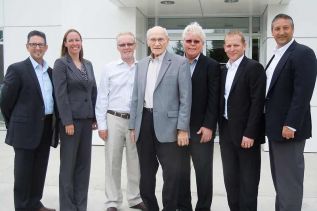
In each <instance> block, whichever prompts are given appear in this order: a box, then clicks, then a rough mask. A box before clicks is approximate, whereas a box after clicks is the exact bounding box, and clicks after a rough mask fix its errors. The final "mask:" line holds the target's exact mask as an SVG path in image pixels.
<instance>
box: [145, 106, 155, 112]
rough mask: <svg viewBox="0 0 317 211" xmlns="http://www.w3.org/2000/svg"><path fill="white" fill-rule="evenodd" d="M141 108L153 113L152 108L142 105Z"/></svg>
mask: <svg viewBox="0 0 317 211" xmlns="http://www.w3.org/2000/svg"><path fill="white" fill-rule="evenodd" d="M143 109H144V110H145V111H148V112H151V113H153V108H146V107H143Z"/></svg>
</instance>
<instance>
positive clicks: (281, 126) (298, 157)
mask: <svg viewBox="0 0 317 211" xmlns="http://www.w3.org/2000/svg"><path fill="white" fill-rule="evenodd" d="M271 30H272V35H273V37H274V39H275V41H276V43H277V47H276V49H275V52H274V57H273V58H272V59H271V60H270V62H269V64H268V65H267V67H266V75H267V83H266V102H265V120H266V136H267V137H268V140H269V149H270V162H271V173H272V178H273V183H274V187H275V190H276V202H275V210H276V211H300V210H301V206H302V199H303V179H304V165H305V163H304V155H303V152H304V147H305V142H306V139H308V138H310V137H311V136H312V132H311V130H312V124H311V114H310V100H311V97H312V94H313V91H314V86H315V81H316V73H317V62H316V56H315V53H314V51H313V50H312V49H310V48H309V47H307V46H305V45H301V44H298V43H297V42H296V41H295V40H294V38H293V34H294V23H293V20H292V18H291V17H290V16H288V15H286V14H279V15H277V16H275V18H274V19H273V21H272V25H271Z"/></svg>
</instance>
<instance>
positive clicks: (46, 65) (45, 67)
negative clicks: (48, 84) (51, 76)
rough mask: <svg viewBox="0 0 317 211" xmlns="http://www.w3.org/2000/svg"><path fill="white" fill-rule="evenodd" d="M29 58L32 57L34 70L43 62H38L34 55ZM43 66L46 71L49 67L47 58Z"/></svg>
mask: <svg viewBox="0 0 317 211" xmlns="http://www.w3.org/2000/svg"><path fill="white" fill-rule="evenodd" d="M29 58H30V60H31V63H32V66H33V68H34V70H35V69H36V68H37V67H38V66H41V64H39V63H37V61H35V60H34V59H33V58H32V56H30V57H29ZM42 68H43V71H46V70H47V69H48V64H47V62H46V61H45V60H43V66H42Z"/></svg>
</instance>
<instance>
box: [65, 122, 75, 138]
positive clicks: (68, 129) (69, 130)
mask: <svg viewBox="0 0 317 211" xmlns="http://www.w3.org/2000/svg"><path fill="white" fill-rule="evenodd" d="M65 132H66V134H67V135H69V136H72V135H74V132H75V127H74V125H73V124H70V125H65Z"/></svg>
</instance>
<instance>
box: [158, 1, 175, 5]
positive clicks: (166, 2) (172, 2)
mask: <svg viewBox="0 0 317 211" xmlns="http://www.w3.org/2000/svg"><path fill="white" fill-rule="evenodd" d="M161 4H165V5H171V4H175V1H161Z"/></svg>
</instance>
